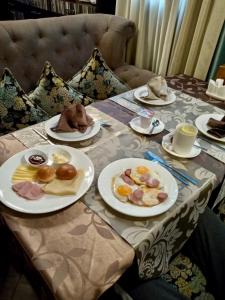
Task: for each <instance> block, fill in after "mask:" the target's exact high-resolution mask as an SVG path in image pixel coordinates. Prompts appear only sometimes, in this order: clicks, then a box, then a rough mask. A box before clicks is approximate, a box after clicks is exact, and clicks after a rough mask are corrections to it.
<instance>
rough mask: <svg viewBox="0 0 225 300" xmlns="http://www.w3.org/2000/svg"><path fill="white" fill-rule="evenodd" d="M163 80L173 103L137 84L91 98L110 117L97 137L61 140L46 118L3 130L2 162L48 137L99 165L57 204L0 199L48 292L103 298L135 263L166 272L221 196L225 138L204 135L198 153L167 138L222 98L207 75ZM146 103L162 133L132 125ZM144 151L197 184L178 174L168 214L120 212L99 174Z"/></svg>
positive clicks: (149, 271)
mask: <svg viewBox="0 0 225 300" xmlns="http://www.w3.org/2000/svg"><path fill="white" fill-rule="evenodd" d="M166 80H167V84H168V90H169V91H170V92H171V93H173V94H174V95H175V98H176V101H174V102H173V103H171V104H169V105H164V106H149V105H147V104H144V103H142V102H140V101H138V100H137V99H136V98H135V90H130V91H128V92H125V93H123V94H120V95H117V96H114V97H111V98H109V99H106V100H103V101H97V102H95V103H93V104H91V105H89V106H87V107H86V111H87V113H88V114H89V115H90V116H91V117H92V118H93V119H94V121H96V122H97V121H98V122H102V124H104V123H105V124H109V126H104V125H102V126H101V129H100V130H99V132H98V133H96V134H95V135H94V136H93V137H92V138H89V139H84V140H82V141H59V140H57V139H54V138H52V137H51V136H49V135H47V133H46V122H42V123H39V124H35V125H33V126H29V127H26V128H24V129H20V130H17V131H15V132H12V133H9V134H7V135H4V136H1V137H0V165H4V163H5V162H6V161H7V160H8V159H11V157H13V155H15V154H17V153H19V152H21V151H24V150H26V149H28V148H32V147H42V146H46V145H51V146H52V147H54V146H57V147H60V145H67V146H70V147H72V148H75V149H79V150H80V151H81V152H82V153H84V154H86V155H87V156H88V157H89V159H90V160H91V161H92V163H93V165H94V179H93V182H92V184H91V186H90V188H89V189H88V191H87V192H86V193H85V194H84V195H82V197H81V198H80V199H79V200H78V201H75V202H74V203H72V204H70V205H68V206H66V207H64V208H62V209H60V210H56V211H52V212H46V213H42V214H37V213H34V214H32V213H26V212H25V213H23V212H21V211H18V210H17V209H12V208H10V207H8V206H7V205H4V204H2V203H1V204H0V229H1V232H4V233H5V234H7V237H6V239H7V240H8V243H9V245H10V249H11V250H10V251H12V252H13V253H14V254H15V257H17V259H16V260H17V264H21V265H22V266H23V269H24V270H25V271H26V272H27V274H29V278H30V280H31V282H32V283H33V285H34V287H35V289H36V290H37V292H38V293H39V295H40V296H41V298H43V299H66V300H67V299H84V300H86V299H97V298H98V297H99V296H100V295H101V294H103V293H104V291H106V290H107V289H108V288H109V287H111V286H112V285H113V284H114V283H115V282H117V280H118V279H119V278H120V277H121V276H122V274H123V273H124V272H125V271H126V270H127V269H128V268H129V267H130V266H131V265H132V264H133V263H134V262H135V263H136V264H137V266H138V275H139V277H140V278H141V279H150V278H155V277H158V276H160V275H162V274H165V273H166V272H167V270H168V265H169V262H170V260H171V258H172V257H173V256H174V255H176V254H177V253H178V252H179V251H180V249H181V248H182V247H183V245H184V244H185V242H186V241H187V240H188V238H189V237H190V235H191V234H192V232H193V230H194V229H195V227H196V225H197V222H198V217H199V215H200V214H201V213H203V212H204V210H205V207H206V206H207V205H210V206H211V207H214V206H216V205H217V204H218V203H219V202H220V201H221V199H222V198H223V197H224V192H223V193H222V192H221V191H223V190H225V189H224V185H225V184H224V175H225V144H223V143H220V142H217V141H214V140H210V139H205V138H204V135H199V137H198V141H199V145H200V147H202V149H201V151H200V153H199V155H197V156H196V157H193V158H182V157H177V156H173V155H171V154H170V153H168V152H167V151H165V150H164V148H163V147H162V141H163V137H164V136H165V135H167V134H168V133H170V132H172V131H173V130H174V129H175V127H176V125H177V124H179V123H181V122H189V123H193V124H194V123H195V120H196V119H197V117H198V116H200V115H202V114H221V115H222V114H224V108H225V105H224V102H222V101H218V100H215V99H213V98H211V97H209V96H207V95H206V94H205V91H206V89H207V83H206V82H203V81H201V80H198V79H195V78H192V77H189V76H186V75H182V74H181V75H176V76H171V77H167V78H166ZM143 109H151V110H153V111H154V117H155V118H157V119H159V120H160V121H161V122H162V123H163V124H164V129H163V130H162V131H161V132H159V133H158V134H151V135H148V134H142V133H139V132H136V131H135V130H133V129H132V128H131V126H130V124H131V121H132V120H133V119H134V118H135V117H137V116H138V113H139V112H140V110H143ZM203 149H204V150H203ZM146 151H152V152H154V153H155V154H157V155H159V156H160V157H161V158H163V159H164V160H165V161H166V162H167V163H168V164H169V165H170V167H172V168H176V169H178V170H179V171H180V172H183V173H185V174H187V175H188V176H191V177H192V178H193V179H195V180H196V182H197V184H194V183H191V182H188V184H184V183H183V182H182V181H180V180H179V178H178V179H177V178H175V180H176V184H177V187H178V196H177V199H176V201H175V203H174V204H173V205H172V206H171V207H170V208H169V209H168V210H166V211H164V212H163V213H159V214H157V213H156V214H155V215H151V216H144V217H140V216H135V215H129V213H128V214H126V213H122V212H119V211H117V210H116V209H114V208H113V207H112V206H111V205H110V204H109V203H108V201H105V199H103V197H102V196H101V193H100V192H99V189H98V178H99V176H100V174H101V172H102V170H104V168H106V167H107V166H108V165H109V164H111V163H112V162H115V161H118V160H122V159H124V158H135V159H143V158H144V157H145V153H146ZM0 171H1V168H0ZM106 202H107V203H106ZM9 237H10V238H9ZM18 257H19V259H18Z"/></svg>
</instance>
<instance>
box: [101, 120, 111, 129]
mask: <svg viewBox="0 0 225 300" xmlns="http://www.w3.org/2000/svg"><path fill="white" fill-rule="evenodd" d="M99 122H100V126H102V127H105V128H110V127H112V125H111V124H110V123H108V122H107V121H99Z"/></svg>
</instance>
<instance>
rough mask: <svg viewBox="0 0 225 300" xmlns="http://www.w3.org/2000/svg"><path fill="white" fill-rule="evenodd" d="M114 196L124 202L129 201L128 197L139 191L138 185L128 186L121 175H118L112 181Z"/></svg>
mask: <svg viewBox="0 0 225 300" xmlns="http://www.w3.org/2000/svg"><path fill="white" fill-rule="evenodd" d="M112 189H113V193H114V195H115V196H116V197H117V198H118V199H119V200H120V201H122V202H127V201H128V196H129V195H130V194H131V193H132V192H133V191H135V190H136V189H137V186H136V185H129V184H127V183H126V182H125V181H124V180H123V179H122V178H121V177H120V175H116V176H114V177H113V180H112Z"/></svg>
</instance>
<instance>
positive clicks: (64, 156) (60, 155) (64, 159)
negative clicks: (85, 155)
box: [50, 148, 71, 165]
mask: <svg viewBox="0 0 225 300" xmlns="http://www.w3.org/2000/svg"><path fill="white" fill-rule="evenodd" d="M50 158H51V160H52V162H53V164H56V165H62V164H66V163H69V162H70V161H71V155H70V153H69V152H68V151H66V150H65V149H63V148H57V149H54V150H53V151H52V153H51V154H50Z"/></svg>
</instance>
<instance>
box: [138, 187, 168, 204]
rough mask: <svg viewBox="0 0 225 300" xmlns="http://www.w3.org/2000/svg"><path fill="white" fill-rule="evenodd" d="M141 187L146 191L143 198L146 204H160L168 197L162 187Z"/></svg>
mask: <svg viewBox="0 0 225 300" xmlns="http://www.w3.org/2000/svg"><path fill="white" fill-rule="evenodd" d="M141 189H142V191H143V192H144V194H143V196H142V199H141V200H142V202H143V203H144V205H145V206H154V205H158V204H159V203H161V202H163V201H165V200H166V199H167V198H168V194H167V193H166V192H165V191H162V190H160V189H157V188H149V187H146V186H143V187H142V188H141Z"/></svg>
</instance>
